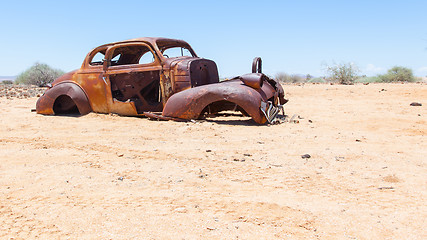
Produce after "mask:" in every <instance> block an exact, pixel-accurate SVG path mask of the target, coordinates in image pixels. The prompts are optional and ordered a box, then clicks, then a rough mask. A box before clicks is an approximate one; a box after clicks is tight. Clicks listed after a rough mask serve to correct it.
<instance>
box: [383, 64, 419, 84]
mask: <svg viewBox="0 0 427 240" xmlns="http://www.w3.org/2000/svg"><path fill="white" fill-rule="evenodd" d="M378 77H379V79H380V82H415V81H416V78H415V77H414V74H413V73H412V69H409V68H406V67H401V66H394V67H392V68H391V69H389V70H388V71H387V73H386V74H384V75H380V76H378Z"/></svg>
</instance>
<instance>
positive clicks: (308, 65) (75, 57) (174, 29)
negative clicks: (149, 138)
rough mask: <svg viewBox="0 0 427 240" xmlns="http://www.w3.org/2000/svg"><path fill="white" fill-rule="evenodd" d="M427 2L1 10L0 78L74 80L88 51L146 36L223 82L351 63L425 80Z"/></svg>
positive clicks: (16, 6) (90, 4) (20, 6)
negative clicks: (32, 71)
mask: <svg viewBox="0 0 427 240" xmlns="http://www.w3.org/2000/svg"><path fill="white" fill-rule="evenodd" d="M426 9H427V1H425V0H424V1H411V0H407V1H393V0H389V1H381V0H378V1H374V0H371V1H364V0H360V1H332V0H331V1H327V0H326V1H304V0H302V1H295V0H294V1H286V0H283V1H269V0H264V1H259V0H258V1H251V0H246V1H230V0H228V1H222V0H217V1H200V0H199V1H167V0H163V1H158V2H157V1H152V0H151V1H109V0H103V1H97V0H94V1H42V0H40V1H20V0H15V1H2V3H1V8H0V33H1V35H0V43H1V44H0V50H1V53H2V57H1V58H0V76H2V75H3V76H4V75H17V74H19V73H20V72H22V71H23V70H25V69H26V68H28V67H30V66H31V65H32V64H34V63H35V62H42V63H47V64H49V65H50V66H52V67H55V68H59V69H62V70H64V71H70V70H73V69H77V68H79V67H80V65H81V63H82V61H83V59H84V57H85V56H86V54H87V53H88V52H89V51H90V50H91V49H92V48H94V47H96V46H98V45H101V44H104V43H108V42H114V41H120V40H125V39H130V38H136V37H144V36H153V37H155V36H161V37H169V38H178V39H183V40H186V41H187V42H189V43H190V44H191V45H192V46H193V48H194V49H195V51H196V52H197V54H198V55H199V56H201V57H204V58H208V59H212V60H214V61H215V62H216V63H217V65H218V69H219V72H220V75H221V76H222V77H231V76H235V75H239V74H243V73H247V72H249V71H250V70H251V62H252V59H253V58H254V57H256V56H260V57H262V59H263V70H264V72H265V73H267V74H270V75H273V76H274V75H275V74H277V73H279V72H287V73H291V74H296V73H299V74H311V75H314V76H321V75H324V71H323V68H324V64H329V65H330V64H333V63H334V62H336V63H342V62H353V63H355V64H356V65H357V66H358V67H359V68H360V69H361V70H362V73H363V74H366V75H368V76H373V75H376V74H380V73H384V72H386V70H387V69H389V68H391V67H392V66H395V65H399V66H405V67H409V68H411V69H413V71H414V73H415V75H417V76H427V12H426Z"/></svg>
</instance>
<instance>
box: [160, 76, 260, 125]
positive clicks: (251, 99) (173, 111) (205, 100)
mask: <svg viewBox="0 0 427 240" xmlns="http://www.w3.org/2000/svg"><path fill="white" fill-rule="evenodd" d="M261 91H262V90H256V89H253V88H251V87H248V86H245V85H244V84H241V82H240V81H230V82H221V83H215V84H209V85H204V86H199V87H195V88H191V89H187V90H184V91H182V92H179V93H176V94H174V95H172V96H171V97H170V98H169V99H168V101H167V102H166V105H165V107H164V109H163V113H162V115H163V116H165V117H173V118H180V119H197V118H198V117H199V116H200V114H201V113H202V112H203V110H204V109H205V108H206V107H207V106H209V105H210V104H214V103H217V102H223V101H225V102H229V103H234V104H236V105H237V106H239V107H240V108H241V109H243V110H244V112H246V113H247V114H248V115H249V116H250V117H252V119H253V120H254V121H255V122H257V123H260V124H263V123H265V122H266V118H265V116H264V115H263V114H262V112H261V110H260V106H261V101H262V100H263V97H262V92H261Z"/></svg>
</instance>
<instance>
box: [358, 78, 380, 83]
mask: <svg viewBox="0 0 427 240" xmlns="http://www.w3.org/2000/svg"><path fill="white" fill-rule="evenodd" d="M354 82H358V83H375V82H381V80H380V78H379V77H378V76H376V77H366V76H364V77H360V78H358V79H356V80H355V81H354Z"/></svg>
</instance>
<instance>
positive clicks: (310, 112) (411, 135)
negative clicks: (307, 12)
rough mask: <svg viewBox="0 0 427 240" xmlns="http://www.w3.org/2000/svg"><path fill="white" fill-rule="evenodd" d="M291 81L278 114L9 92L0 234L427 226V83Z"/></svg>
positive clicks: (281, 235)
mask: <svg viewBox="0 0 427 240" xmlns="http://www.w3.org/2000/svg"><path fill="white" fill-rule="evenodd" d="M284 89H285V92H286V97H287V98H288V99H289V100H290V101H289V102H288V103H287V104H286V105H285V111H286V114H287V115H289V116H290V117H291V116H294V115H295V117H294V119H293V121H291V122H285V123H283V124H279V125H271V126H268V125H262V126H260V125H256V124H254V123H253V122H252V121H251V120H250V119H249V118H247V117H243V116H220V117H216V118H209V119H206V120H201V121H195V122H172V121H170V122H167V121H151V120H148V119H146V118H136V117H121V116H117V115H105V114H95V113H90V114H88V115H86V116H82V117H67V116H43V115H38V114H36V113H35V112H32V111H31V109H34V108H35V102H36V100H37V97H29V98H6V97H0V110H1V115H0V173H1V174H0V189H1V190H0V239H10V238H13V239H33V238H41V239H427V230H426V229H427V223H426V219H427V206H426V199H427V168H426V161H427V118H426V116H427V108H426V106H427V84H425V83H424V84H422V83H418V84H369V85H363V84H357V85H352V86H342V85H328V84H315V85H312V84H305V85H284ZM412 102H420V103H422V104H423V105H422V106H410V103H412ZM304 154H309V155H310V158H302V157H301V156H302V155H304Z"/></svg>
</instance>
